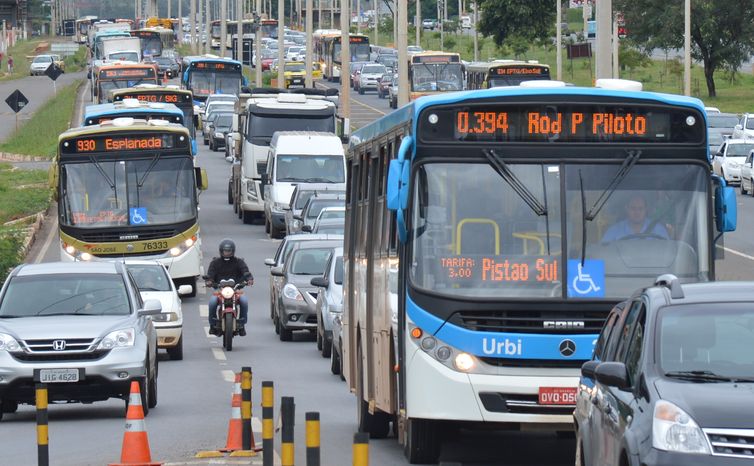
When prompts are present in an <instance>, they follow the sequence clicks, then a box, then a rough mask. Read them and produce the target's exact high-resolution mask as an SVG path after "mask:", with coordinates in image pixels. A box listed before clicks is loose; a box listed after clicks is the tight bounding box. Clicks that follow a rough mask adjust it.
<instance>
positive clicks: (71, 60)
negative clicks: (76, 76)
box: [63, 46, 87, 73]
mask: <svg viewBox="0 0 754 466" xmlns="http://www.w3.org/2000/svg"><path fill="white" fill-rule="evenodd" d="M63 61H64V62H65V71H66V72H67V73H73V72H75V71H81V70H83V69H84V68H86V66H87V59H86V47H84V46H81V47H79V49H78V50H77V51H76V53H75V54H73V55H69V56H67V57H65V59H64V60H63Z"/></svg>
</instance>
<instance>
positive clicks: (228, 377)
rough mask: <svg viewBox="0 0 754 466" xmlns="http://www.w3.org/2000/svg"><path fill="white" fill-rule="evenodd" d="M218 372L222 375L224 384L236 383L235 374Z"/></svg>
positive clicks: (225, 371)
mask: <svg viewBox="0 0 754 466" xmlns="http://www.w3.org/2000/svg"><path fill="white" fill-rule="evenodd" d="M220 372H222V373H223V379H224V380H225V381H226V382H230V383H233V382H235V381H236V373H235V372H233V371H231V370H224V371H220Z"/></svg>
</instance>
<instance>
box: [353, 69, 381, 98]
mask: <svg viewBox="0 0 754 466" xmlns="http://www.w3.org/2000/svg"><path fill="white" fill-rule="evenodd" d="M385 73H387V68H386V67H385V65H381V64H379V63H374V64H372V63H368V64H366V65H364V66H362V67H361V72H360V73H359V81H358V83H355V84H356V85H355V89H356V90H357V91H359V94H362V95H363V94H364V92H365V91H367V90H374V91H376V90H377V82H378V81H379V80H380V78H381V77H382V75H383V74H385Z"/></svg>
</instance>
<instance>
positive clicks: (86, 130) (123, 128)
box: [58, 118, 191, 144]
mask: <svg viewBox="0 0 754 466" xmlns="http://www.w3.org/2000/svg"><path fill="white" fill-rule="evenodd" d="M142 131H144V132H169V133H180V134H184V135H185V136H186V137H187V138H189V139H190V138H191V136H190V135H189V130H188V128H186V127H185V126H183V125H179V124H176V123H164V122H159V123H158V122H155V121H154V120H152V121H146V120H139V119H134V118H119V119H117V120H111V121H108V122H105V123H102V124H100V125H92V126H80V127H78V128H71V129H69V130H67V131H65V132H63V133H61V134H60V136H58V144H60V143H61V142H63V141H65V140H66V139H70V138H76V137H80V136H85V135H87V134H105V133H139V132H142Z"/></svg>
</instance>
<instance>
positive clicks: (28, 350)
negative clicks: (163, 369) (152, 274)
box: [0, 262, 162, 417]
mask: <svg viewBox="0 0 754 466" xmlns="http://www.w3.org/2000/svg"><path fill="white" fill-rule="evenodd" d="M161 309H162V307H161V305H160V302H159V301H157V300H147V301H144V302H143V301H142V299H141V297H140V295H139V291H138V289H137V287H136V285H135V283H134V280H133V279H132V277H131V275H130V274H129V273H128V272H127V271H126V268H125V267H124V265H123V264H122V263H119V262H76V263H70V262H53V263H46V264H34V265H21V266H19V267H17V268H16V269H14V270H13V271H12V272H11V274H10V276H9V277H8V279H7V280H6V281H5V284H4V285H3V288H2V291H0V407H1V408H2V409H0V417H2V413H13V412H15V411H16V409H17V408H18V404H20V403H28V404H33V403H34V384H35V382H45V383H47V384H48V388H49V394H48V396H49V400H50V401H51V402H54V401H61V402H81V403H90V402H93V401H103V400H107V399H108V398H121V399H123V400H126V402H127V400H128V395H129V387H130V384H131V381H132V380H136V381H138V382H139V383H140V384H141V396H142V405H143V407H144V414H147V412H148V411H149V408H154V407H155V406H156V405H157V358H156V355H157V333H156V332H155V329H154V326H153V325H152V321H151V319H150V317H149V316H153V315H157V314H159V313H160V312H161Z"/></svg>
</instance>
